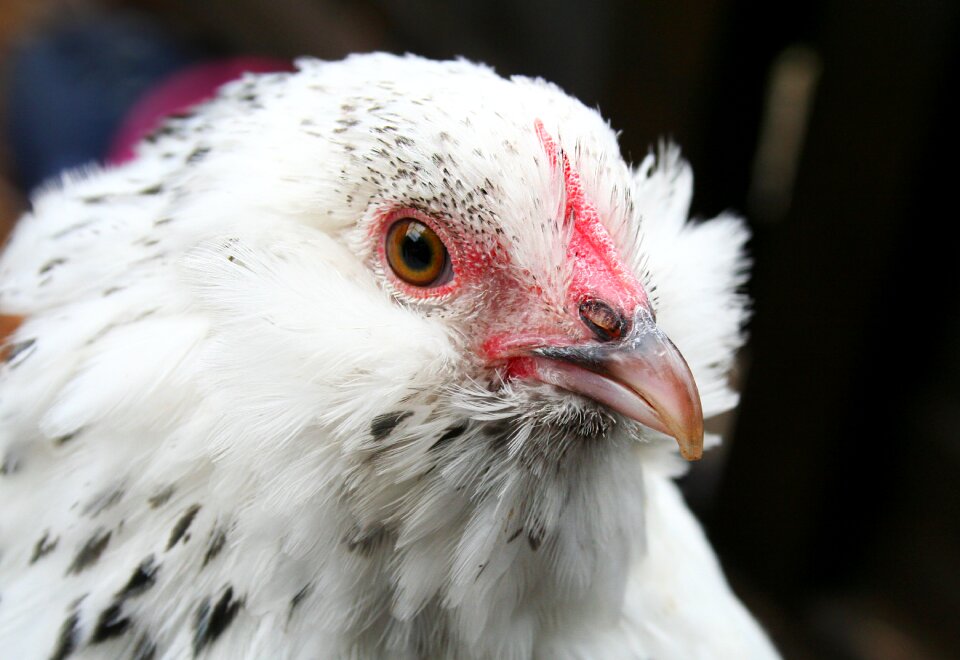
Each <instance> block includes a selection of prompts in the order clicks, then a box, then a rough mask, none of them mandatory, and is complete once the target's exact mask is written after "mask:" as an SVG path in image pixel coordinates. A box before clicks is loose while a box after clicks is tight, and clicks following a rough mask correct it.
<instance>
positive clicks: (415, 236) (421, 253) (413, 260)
mask: <svg viewBox="0 0 960 660" xmlns="http://www.w3.org/2000/svg"><path fill="white" fill-rule="evenodd" d="M423 232H424V226H423V225H421V224H419V223H410V226H409V227H407V231H406V233H405V234H404V236H403V243H401V244H400V256H401V257H402V258H403V263H404V264H405V265H406V266H407V268H409V269H410V270H414V271H420V270H427V269H429V268H430V267H431V266H433V260H434V258H435V255H434V253H433V246H432V245H431V244H430V241H428V240H426V239H425V238H424V236H423Z"/></svg>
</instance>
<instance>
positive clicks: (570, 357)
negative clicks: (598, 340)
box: [532, 307, 703, 461]
mask: <svg viewBox="0 0 960 660" xmlns="http://www.w3.org/2000/svg"><path fill="white" fill-rule="evenodd" d="M532 354H533V356H534V358H533V360H534V364H535V376H536V377H537V378H538V379H539V380H541V381H543V382H545V383H550V384H552V385H556V386H557V387H562V388H563V389H566V390H569V391H571V392H575V393H577V394H581V395H583V396H586V397H589V398H591V399H594V400H595V401H598V402H599V403H602V404H604V405H606V406H608V407H609V408H612V409H613V410H616V411H617V412H619V413H621V414H623V415H625V416H627V417H629V418H631V419H635V420H636V421H638V422H640V423H641V424H644V425H645V426H648V427H650V428H652V429H654V430H657V431H661V432H663V433H665V434H667V435H670V436H673V437H674V438H676V440H677V444H678V445H679V446H680V454H681V455H682V456H683V457H684V458H685V459H687V460H689V461H695V460H697V459H699V458H700V457H701V456H702V455H703V410H702V408H701V405H700V393H699V392H698V391H697V384H696V382H694V379H693V374H692V373H690V367H688V366H687V363H686V361H685V360H684V359H683V356H682V355H681V354H680V351H678V350H677V347H676V346H674V345H673V342H672V341H670V339H669V338H668V337H667V336H666V335H665V334H664V333H663V332H662V331H661V330H660V328H659V327H657V324H656V323H655V322H654V320H653V317H652V316H651V314H650V312H649V311H648V310H646V309H644V308H642V307H641V308H640V309H639V311H638V312H637V313H636V316H635V318H634V320H633V324H632V327H631V328H630V332H629V333H628V334H627V336H626V337H624V338H623V339H621V340H619V341H616V342H605V343H602V344H585V345H579V346H560V347H552V346H548V347H542V348H536V349H534V350H533V351H532Z"/></svg>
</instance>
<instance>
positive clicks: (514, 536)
mask: <svg viewBox="0 0 960 660" xmlns="http://www.w3.org/2000/svg"><path fill="white" fill-rule="evenodd" d="M521 533H523V527H519V528H517V531H515V532H514V533H513V534H511V535H510V537H509V538H508V539H507V543H513V542H514V541H516V540H517V537H518V536H520V534H521Z"/></svg>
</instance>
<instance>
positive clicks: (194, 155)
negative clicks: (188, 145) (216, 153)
mask: <svg viewBox="0 0 960 660" xmlns="http://www.w3.org/2000/svg"><path fill="white" fill-rule="evenodd" d="M208 153H210V147H197V148H196V149H194V150H193V151H192V152H190V155H189V156H187V162H188V163H199V162H200V161H201V160H203V159H204V158H206V156H207V154H208Z"/></svg>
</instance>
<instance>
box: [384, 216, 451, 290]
mask: <svg viewBox="0 0 960 660" xmlns="http://www.w3.org/2000/svg"><path fill="white" fill-rule="evenodd" d="M384 254H385V256H386V261H387V265H389V266H390V269H391V270H392V271H393V273H394V275H396V276H397V277H398V278H399V279H400V280H402V281H403V282H406V283H407V284H409V285H411V286H415V287H418V288H434V287H439V286H443V285H444V284H446V283H448V282H449V281H450V280H451V279H453V268H452V265H451V263H450V253H449V252H448V250H447V247H446V246H445V245H444V244H443V241H442V240H441V239H440V237H439V236H438V235H437V233H436V232H435V231H434V230H433V229H431V228H430V227H429V225H427V224H426V223H425V222H423V221H422V220H420V219H418V218H416V217H412V216H403V217H400V218H398V219H397V220H395V221H394V222H393V224H391V225H390V228H389V229H388V230H387V235H386V239H385V243H384Z"/></svg>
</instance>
